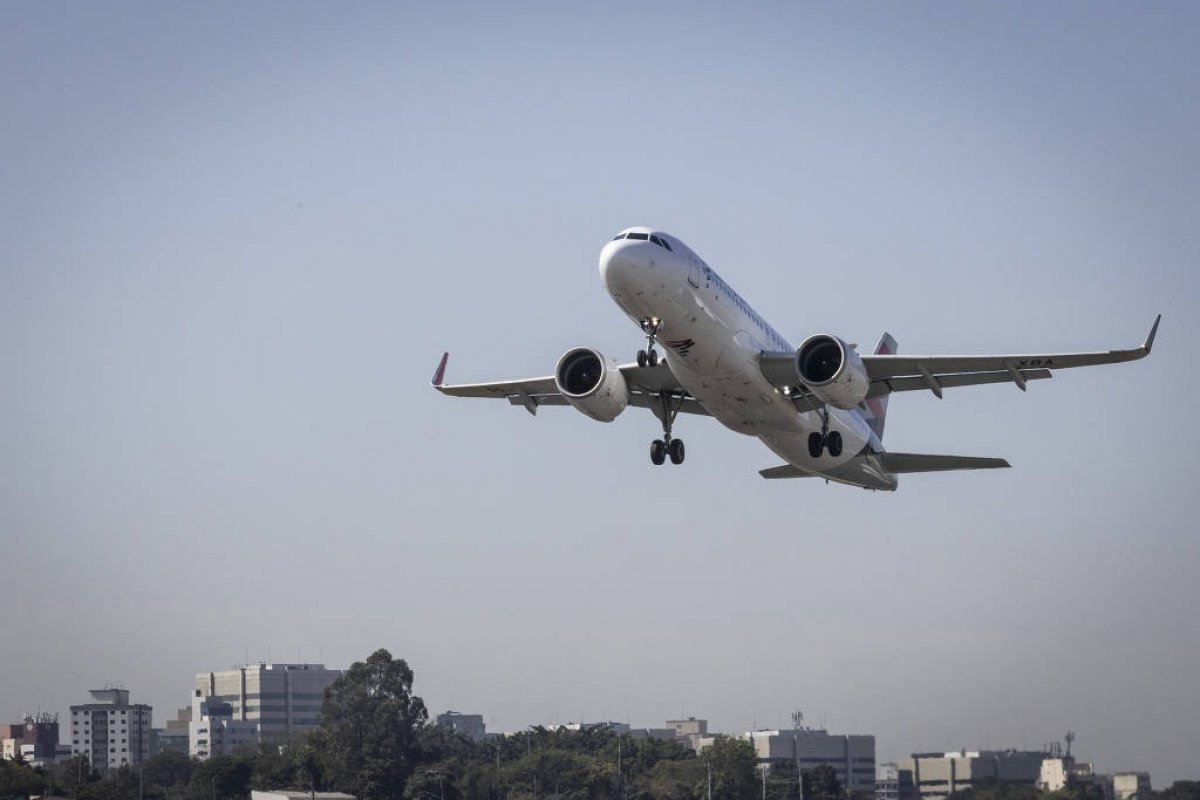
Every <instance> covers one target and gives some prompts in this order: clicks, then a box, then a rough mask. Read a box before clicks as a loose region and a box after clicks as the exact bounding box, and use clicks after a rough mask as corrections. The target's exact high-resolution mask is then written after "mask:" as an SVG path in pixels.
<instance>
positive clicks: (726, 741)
mask: <svg viewBox="0 0 1200 800" xmlns="http://www.w3.org/2000/svg"><path fill="white" fill-rule="evenodd" d="M412 683H413V674H412V670H411V669H409V667H408V665H407V664H406V663H405V662H404V661H403V660H402V659H393V658H392V656H391V655H390V654H389V653H388V652H387V651H386V650H379V651H376V652H375V653H373V654H372V655H371V657H370V658H368V659H367V660H366V661H364V662H359V663H355V664H354V665H352V666H351V667H350V669H349V670H347V671H346V672H345V673H344V674H343V675H342V676H341V677H340V678H339V679H338V680H337V681H336V682H335V683H334V684H333V685H332V686H331V687H330V688H329V690H328V691H327V692H326V698H325V702H324V705H323V706H322V711H321V720H322V722H321V726H320V728H318V729H317V730H315V731H313V732H311V733H309V734H308V735H306V736H303V737H301V738H298V739H296V740H295V741H291V742H287V743H284V744H264V745H261V746H259V747H258V748H256V749H246V750H243V751H240V752H237V753H234V754H233V755H219V756H214V757H212V758H210V759H207V760H204V761H200V760H197V759H193V758H190V757H188V756H187V755H184V754H182V753H175V752H165V753H160V754H158V755H156V756H154V757H153V758H150V759H148V760H147V761H145V762H143V763H142V764H141V765H139V766H137V767H122V768H120V769H118V770H114V771H112V772H110V773H109V774H108V775H106V776H103V777H102V776H101V775H100V774H99V773H98V772H96V771H94V770H92V769H91V768H90V766H89V765H88V763H87V759H86V758H84V757H82V756H79V757H75V758H72V759H70V760H68V761H66V762H64V763H62V764H58V765H56V766H54V767H53V768H51V769H48V770H42V769H33V768H30V767H29V766H27V765H25V764H22V763H20V762H12V761H0V800H10V798H11V799H12V800H16V798H29V797H31V796H37V795H46V794H50V795H55V796H61V797H68V798H72V799H73V800H247V798H249V795H250V791H251V790H252V789H263V790H270V789H293V790H303V791H341V792H346V793H348V794H352V795H354V796H356V797H358V798H361V800H409V799H411V800H419V799H420V798H425V799H428V798H433V800H501V798H504V800H526V798H539V797H540V798H572V799H573V800H584V799H590V798H597V799H599V798H619V799H620V800H649V798H665V799H666V800H698V799H700V798H707V797H709V796H711V797H713V798H716V799H717V800H752V799H753V798H761V797H763V796H764V795H765V796H766V797H767V798H770V800H793V799H794V798H799V797H800V793H799V789H798V787H797V775H796V768H795V765H794V764H787V763H785V764H777V765H774V766H773V767H772V768H771V769H770V770H769V771H767V772H764V771H762V770H761V769H760V767H759V765H758V763H757V759H756V757H755V753H754V750H753V748H752V747H751V746H750V744H749V742H746V741H744V740H739V739H732V738H728V737H717V739H716V741H715V743H714V744H713V745H712V746H711V747H708V748H705V749H704V751H703V752H702V753H700V754H699V755H697V754H696V753H694V752H692V750H691V749H690V748H688V747H686V746H684V745H682V744H680V743H679V742H677V741H674V740H667V741H663V740H646V739H634V738H632V737H630V736H628V735H618V734H616V733H614V732H613V731H612V730H610V729H607V728H593V729H590V730H585V731H568V730H565V729H561V728H560V729H556V730H550V729H546V728H540V727H537V728H531V729H529V730H528V731H525V732H522V733H519V734H513V735H510V736H502V737H495V738H492V739H488V740H487V741H484V742H472V741H470V740H468V739H466V738H464V737H461V736H458V735H456V734H454V733H452V732H450V731H447V730H443V729H440V728H437V727H436V726H434V725H431V724H429V719H428V713H427V711H426V709H425V704H424V703H423V702H422V700H421V698H420V697H417V696H416V695H414V694H413V693H412ZM1176 787H1180V789H1179V790H1178V791H1175V787H1172V789H1168V790H1167V791H1164V792H1161V793H1160V794H1159V797H1158V799H1157V800H1200V791H1195V789H1197V788H1200V785H1197V784H1187V785H1184V784H1176ZM803 788H804V800H867V798H852V797H849V796H848V795H847V793H846V792H845V791H844V790H843V787H841V786H840V785H839V784H838V780H837V776H836V774H835V772H834V771H833V770H832V769H830V768H829V767H819V768H817V769H815V770H812V771H809V770H805V771H804V774H803ZM1015 788H1016V789H1017V790H1019V792H1023V793H1022V794H1020V796H1017V794H1013V793H1011V792H1010V790H1009V789H1008V788H1007V787H1004V786H996V787H987V788H983V789H979V790H972V791H971V792H969V793H963V795H961V796H959V797H956V798H954V800H1099V799H1098V798H1093V797H1091V796H1088V795H1087V794H1086V793H1079V792H1074V791H1072V792H1070V793H1066V792H1064V793H1062V795H1061V796H1051V797H1048V796H1047V795H1045V794H1044V793H1038V792H1036V791H1034V790H1033V789H1031V788H1029V789H1026V787H1015ZM1189 789H1190V790H1191V791H1190V793H1189ZM1140 800H1150V799H1148V798H1141V799H1140Z"/></svg>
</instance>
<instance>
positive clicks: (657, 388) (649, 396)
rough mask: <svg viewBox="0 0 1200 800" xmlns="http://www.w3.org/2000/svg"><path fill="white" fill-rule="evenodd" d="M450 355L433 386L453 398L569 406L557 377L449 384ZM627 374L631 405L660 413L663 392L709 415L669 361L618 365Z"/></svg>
mask: <svg viewBox="0 0 1200 800" xmlns="http://www.w3.org/2000/svg"><path fill="white" fill-rule="evenodd" d="M449 359H450V354H449V353H445V354H443V355H442V360H441V361H440V362H438V368H437V371H436V372H434V373H433V381H432V383H433V388H435V389H437V390H438V391H439V392H441V393H442V394H446V395H450V396H452V397H499V398H505V399H507V400H508V402H510V403H512V404H513V405H514V406H524V407H525V410H526V411H528V412H529V413H530V414H537V410H538V408H540V407H541V406H565V405H569V404H568V403H567V399H566V398H565V397H563V396H562V395H561V394H560V393H559V391H558V387H557V386H556V385H555V383H554V376H553V375H549V376H546V377H543V378H519V379H517V380H507V381H493V382H490V383H459V384H446V383H443V379H444V378H445V377H446V363H447V362H448V361H449ZM618 369H619V370H621V374H622V375H624V376H625V383H626V385H627V386H628V387H629V404H630V405H631V406H637V407H639V408H649V409H652V410H653V411H654V412H655V413H656V414H657V413H658V409H659V395H661V394H662V393H664V392H665V393H667V394H672V395H675V396H676V397H679V396H682V398H683V402H682V405H680V407H679V410H680V411H682V412H683V413H685V414H702V415H705V416H708V411H707V410H705V408H704V406H702V405H700V403H699V402H697V400H696V399H695V398H693V397H691V396H689V395H688V394H687V392H686V391H685V390H684V388H683V386H681V385H680V383H679V379H678V378H676V377H675V373H673V372H671V367H670V366H669V365H668V364H667V362H666V361H660V362H659V363H658V364H657V365H656V366H653V367H639V366H638V365H637V364H633V363H631V364H623V365H621V366H619V367H618Z"/></svg>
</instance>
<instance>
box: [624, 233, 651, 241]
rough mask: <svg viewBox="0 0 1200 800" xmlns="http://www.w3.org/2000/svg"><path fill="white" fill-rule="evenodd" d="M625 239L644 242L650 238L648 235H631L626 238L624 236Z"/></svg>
mask: <svg viewBox="0 0 1200 800" xmlns="http://www.w3.org/2000/svg"><path fill="white" fill-rule="evenodd" d="M625 238H626V239H641V240H642V241H646V240H647V239H649V238H650V234H648V233H631V234H629V235H628V236H626V237H625Z"/></svg>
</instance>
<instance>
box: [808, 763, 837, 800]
mask: <svg viewBox="0 0 1200 800" xmlns="http://www.w3.org/2000/svg"><path fill="white" fill-rule="evenodd" d="M803 783H804V797H805V800H842V798H843V796H844V795H843V793H842V784H841V782H840V781H838V777H837V771H836V770H835V769H834V768H833V767H831V766H829V765H828V764H822V765H820V766H819V767H814V768H813V769H806V770H804V772H803Z"/></svg>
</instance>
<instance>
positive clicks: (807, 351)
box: [796, 333, 871, 408]
mask: <svg viewBox="0 0 1200 800" xmlns="http://www.w3.org/2000/svg"><path fill="white" fill-rule="evenodd" d="M796 370H797V372H799V373H800V379H801V380H802V381H803V382H804V385H805V386H807V387H808V388H809V389H810V390H812V393H813V394H815V395H816V396H817V397H819V398H820V399H821V400H822V402H825V403H829V404H830V405H832V406H837V407H838V408H854V407H855V406H857V405H858V404H859V403H861V402H862V401H863V399H864V398H865V397H866V396H867V391H868V390H869V389H870V388H871V379H870V377H869V376H868V375H867V368H866V367H865V366H864V365H863V362H862V358H861V357H860V356H859V355H858V351H857V350H855V349H854V348H853V347H851V346H850V345H848V344H846V343H845V342H843V341H842V340H841V339H839V338H838V337H836V336H830V335H829V334H825V333H819V334H815V335H813V336H810V337H808V338H807V339H805V340H804V342H803V343H801V345H800V349H799V350H797V351H796Z"/></svg>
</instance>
